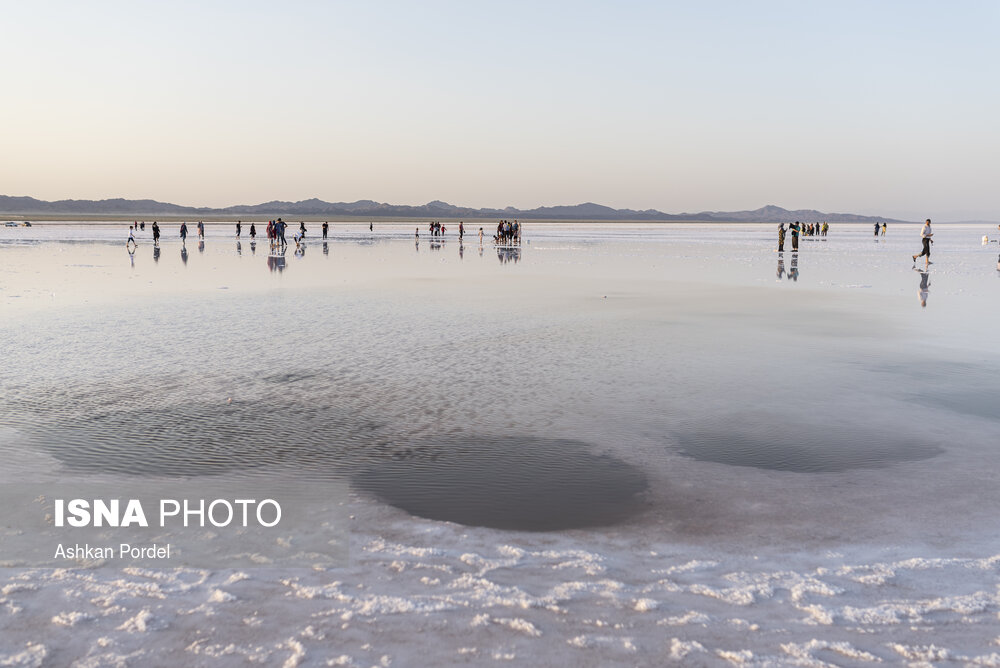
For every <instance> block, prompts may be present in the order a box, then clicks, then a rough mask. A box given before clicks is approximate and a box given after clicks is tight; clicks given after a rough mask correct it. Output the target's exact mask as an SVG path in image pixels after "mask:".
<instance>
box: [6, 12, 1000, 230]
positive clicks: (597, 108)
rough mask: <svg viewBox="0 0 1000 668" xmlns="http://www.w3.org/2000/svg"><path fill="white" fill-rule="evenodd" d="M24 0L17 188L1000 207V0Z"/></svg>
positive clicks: (162, 196)
mask: <svg viewBox="0 0 1000 668" xmlns="http://www.w3.org/2000/svg"><path fill="white" fill-rule="evenodd" d="M0 9H2V12H3V13H2V16H3V17H4V24H5V28H6V29H5V30H4V37H3V39H2V40H0V57H2V62H3V63H4V66H3V67H2V68H0V93H2V95H3V103H2V104H0V120H2V127H3V130H2V132H0V158H2V159H0V194H5V195H15V196H17V195H28V196H32V197H37V198H39V199H47V200H54V199H68V198H75V199H103V198H110V197H125V198H129V199H140V198H151V199H157V200H160V201H167V202H173V203H176V204H182V205H191V206H216V207H217V206H228V205H232V204H257V203H260V202H264V201H268V200H275V199H279V200H300V199H307V198H310V197H318V198H320V199H323V200H327V201H334V202H336V201H354V200H358V199H373V200H377V201H381V202H390V203H393V204H422V203H426V202H428V201H430V200H436V199H439V200H444V201H446V202H450V203H452V204H456V205H461V206H474V207H503V206H516V207H519V208H533V207H536V206H551V205H561V204H577V203H580V202H585V201H591V202H597V203H600V204H605V205H607V206H612V207H616V208H634V209H646V208H654V209H659V210H661V211H664V212H667V213H680V212H697V211H704V210H723V211H731V210H742V209H755V208H757V207H760V206H763V205H765V204H776V205H779V206H783V207H785V208H789V209H795V208H816V209H820V210H822V211H826V212H850V213H859V214H867V215H882V216H890V217H895V218H904V219H912V220H918V219H923V218H926V217H931V218H933V219H935V220H968V219H988V220H1000V192H998V188H997V183H998V182H1000V160H998V157H1000V91H998V87H997V79H998V77H997V69H998V66H1000V43H998V40H997V34H998V33H1000V30H998V29H1000V3H998V2H961V1H959V2H951V3H938V2H889V1H886V2H842V1H837V2H738V1H733V2H688V3H680V2H616V3H610V2H607V3H591V2H516V1H515V2H511V1H507V2H434V1H429V2H421V3H415V2H283V3H280V4H279V3H272V2H186V1H179V2H171V3H152V2H148V3H147V2H100V1H97V2H88V3H75V2H51V3H28V2H20V1H18V2H8V1H6V0H0Z"/></svg>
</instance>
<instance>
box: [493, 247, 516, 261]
mask: <svg viewBox="0 0 1000 668" xmlns="http://www.w3.org/2000/svg"><path fill="white" fill-rule="evenodd" d="M497 259H498V260H500V264H507V263H508V262H514V263H517V262H520V261H521V249H520V248H517V247H511V246H497Z"/></svg>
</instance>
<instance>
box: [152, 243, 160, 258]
mask: <svg viewBox="0 0 1000 668" xmlns="http://www.w3.org/2000/svg"><path fill="white" fill-rule="evenodd" d="M159 261H160V247H159V246H153V262H159Z"/></svg>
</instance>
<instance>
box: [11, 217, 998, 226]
mask: <svg viewBox="0 0 1000 668" xmlns="http://www.w3.org/2000/svg"><path fill="white" fill-rule="evenodd" d="M277 218H282V219H284V220H285V221H286V222H289V223H292V222H295V223H297V222H300V221H302V222H306V223H323V222H330V223H337V224H342V225H343V224H354V225H367V224H369V223H384V224H392V225H403V224H407V223H409V224H411V225H424V224H426V223H428V222H430V221H432V220H436V221H441V222H445V223H449V224H454V225H457V224H458V223H459V222H465V223H467V224H469V225H472V224H476V225H481V224H484V223H487V224H493V225H495V224H496V223H497V221H499V220H515V218H514V217H511V218H509V219H501V218H430V217H428V218H390V217H383V218H358V217H357V216H330V217H326V218H324V217H322V216H273V217H271V218H260V217H246V218H240V217H237V216H233V217H231V218H223V217H214V218H192V217H184V216H160V217H155V216H149V217H147V218H137V217H135V216H128V217H126V216H113V215H109V216H95V215H88V216H74V217H72V218H68V217H66V216H28V215H19V216H11V215H4V214H0V223H3V222H6V221H12V222H17V223H23V222H30V223H32V224H36V225H99V224H102V223H133V222H136V221H138V222H145V223H147V224H148V223H152V222H153V221H154V220H155V221H157V222H160V223H198V222H203V223H205V224H206V225H232V224H235V223H236V222H242V223H244V224H247V225H249V224H250V223H256V224H265V225H266V224H267V222H268V221H269V220H276V219H277ZM517 220H520V221H523V222H524V223H525V224H526V225H529V226H530V225H536V224H542V225H553V224H557V225H778V224H779V223H781V222H783V221H778V220H774V221H753V220H696V219H692V220H600V219H587V218H579V219H567V218H550V219H542V218H520V219H517ZM802 222H803V223H816V222H824V221H822V220H819V221H816V220H803V221H802ZM888 222H889V224H890V225H919V224H921V223H920V222H919V221H888ZM786 224H787V222H786ZM830 224H831V225H871V224H872V223H871V222H869V221H865V220H858V221H837V222H835V223H830ZM935 224H936V225H937V224H942V225H948V224H957V225H996V224H997V223H992V222H989V221H956V222H954V223H948V222H943V223H935Z"/></svg>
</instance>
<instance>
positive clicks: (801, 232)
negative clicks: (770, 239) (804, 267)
mask: <svg viewBox="0 0 1000 668" xmlns="http://www.w3.org/2000/svg"><path fill="white" fill-rule="evenodd" d="M829 231H830V225H829V224H828V223H823V224H822V225H821V224H820V223H809V224H808V225H806V224H803V223H800V222H799V221H797V220H796V221H795V222H794V223H791V224H790V225H789V226H788V233H789V234H791V235H792V252H795V251H797V250H799V237H800V236H805V237H813V236H816V235H819V236H823V237H825V236H826V233H827V232H829ZM784 251H785V224H784V223H778V252H779V253H783V252H784Z"/></svg>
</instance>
